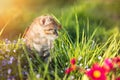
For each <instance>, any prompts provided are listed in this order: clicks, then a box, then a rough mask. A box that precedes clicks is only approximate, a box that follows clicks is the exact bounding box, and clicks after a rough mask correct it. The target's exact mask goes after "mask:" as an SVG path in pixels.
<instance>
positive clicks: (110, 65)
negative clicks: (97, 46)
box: [103, 59, 113, 72]
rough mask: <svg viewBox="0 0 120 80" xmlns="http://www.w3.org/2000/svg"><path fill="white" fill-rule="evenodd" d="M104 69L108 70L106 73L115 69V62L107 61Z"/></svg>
mask: <svg viewBox="0 0 120 80" xmlns="http://www.w3.org/2000/svg"><path fill="white" fill-rule="evenodd" d="M103 68H104V69H105V70H106V72H109V71H110V70H112V69H113V62H112V60H111V59H105V61H104V64H103Z"/></svg>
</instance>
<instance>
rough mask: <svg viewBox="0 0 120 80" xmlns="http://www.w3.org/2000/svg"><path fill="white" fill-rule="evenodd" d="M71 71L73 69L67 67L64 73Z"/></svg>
mask: <svg viewBox="0 0 120 80" xmlns="http://www.w3.org/2000/svg"><path fill="white" fill-rule="evenodd" d="M71 71H73V69H72V68H71V67H70V68H67V69H66V70H65V74H70V72H71Z"/></svg>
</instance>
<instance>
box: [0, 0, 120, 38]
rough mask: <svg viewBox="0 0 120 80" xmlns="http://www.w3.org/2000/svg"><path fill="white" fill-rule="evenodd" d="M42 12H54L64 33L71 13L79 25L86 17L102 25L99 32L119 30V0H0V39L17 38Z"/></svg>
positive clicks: (72, 23) (83, 22)
mask: <svg viewBox="0 0 120 80" xmlns="http://www.w3.org/2000/svg"><path fill="white" fill-rule="evenodd" d="M42 14H52V15H55V16H56V17H57V18H58V20H60V22H61V24H62V25H63V27H64V28H66V29H68V32H70V31H72V30H71V29H72V28H73V27H74V24H75V22H74V14H77V15H78V20H79V22H80V23H79V24H80V25H81V24H82V26H83V25H84V24H86V22H87V21H88V20H89V23H90V24H91V25H92V27H94V28H95V27H98V26H100V28H101V27H102V28H101V31H100V32H101V33H102V32H103V31H106V30H109V29H111V30H112V29H113V28H115V27H116V28H117V29H119V30H120V0H59V1H58V0H0V30H2V29H3V28H4V30H3V33H2V35H0V39H4V38H8V39H12V40H13V39H17V38H18V37H19V36H21V35H22V34H23V32H24V30H25V29H26V28H27V27H28V26H29V25H30V24H31V22H32V21H33V19H34V18H36V17H38V16H40V15H42ZM93 24H96V25H97V26H96V25H95V26H94V25H93ZM91 29H93V28H91ZM71 33H72V32H71ZM73 34H74V32H73Z"/></svg>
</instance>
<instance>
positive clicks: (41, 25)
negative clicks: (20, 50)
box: [24, 15, 61, 56]
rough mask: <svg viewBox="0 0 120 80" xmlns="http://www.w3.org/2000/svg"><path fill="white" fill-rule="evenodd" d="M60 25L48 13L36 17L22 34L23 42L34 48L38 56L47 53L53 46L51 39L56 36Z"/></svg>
mask: <svg viewBox="0 0 120 80" xmlns="http://www.w3.org/2000/svg"><path fill="white" fill-rule="evenodd" d="M60 28H61V25H60V24H58V22H57V21H55V19H54V18H53V17H52V16H50V15H43V16H40V17H38V18H36V19H35V20H34V21H33V22H32V24H31V25H30V26H29V28H28V30H27V31H26V33H25V35H24V39H25V44H26V45H27V47H28V48H30V49H35V50H36V51H37V52H38V53H39V55H40V56H47V55H49V50H50V49H51V48H53V41H54V40H55V39H56V38H57V37H58V30H59V29H60Z"/></svg>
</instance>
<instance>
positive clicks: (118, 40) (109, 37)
mask: <svg viewBox="0 0 120 80" xmlns="http://www.w3.org/2000/svg"><path fill="white" fill-rule="evenodd" d="M86 5H88V3H86V4H84V5H80V6H76V7H73V6H72V7H70V8H69V9H67V10H63V11H61V13H60V16H57V18H58V21H59V22H61V24H62V26H63V27H62V30H61V31H60V32H59V38H58V39H57V40H56V41H55V42H54V48H53V49H52V50H51V51H50V52H51V53H50V59H49V60H48V62H43V61H42V59H41V58H40V57H39V55H38V54H37V53H36V52H35V51H32V52H28V51H27V49H26V47H25V44H24V41H23V40H22V39H21V37H20V38H18V39H17V40H14V41H9V40H8V39H5V40H0V79H1V80H6V79H8V78H9V79H11V78H16V79H17V80H25V78H27V79H28V80H71V78H72V77H74V78H75V79H76V80H87V78H86V76H85V75H84V74H83V73H82V72H79V71H75V72H72V73H70V74H69V75H66V74H65V70H66V68H68V67H69V66H70V59H71V58H73V57H74V58H76V59H77V63H76V64H77V65H78V66H81V67H82V68H83V69H89V68H90V67H91V66H92V65H93V64H94V63H99V64H100V65H102V64H103V61H104V59H106V58H114V57H115V56H120V33H119V28H118V27H114V28H111V29H109V30H107V29H106V28H104V25H103V24H101V23H100V22H98V21H93V22H92V20H91V19H89V17H85V16H84V15H83V13H84V12H85V11H87V10H88V7H87V6H86ZM94 6H95V4H94V5H92V4H91V6H90V7H91V8H94ZM77 7H79V8H77ZM70 11H71V12H70ZM58 15H59V14H58ZM33 16H34V15H33ZM57 18H56V20H57ZM7 24H8V23H7ZM7 24H6V25H7ZM6 25H5V26H6ZM4 30H5V28H3V29H2V30H1V31H0V36H1V35H2V33H3V31H4ZM33 54H34V55H33ZM51 59H52V62H50V60H51ZM119 72H120V71H118V73H119Z"/></svg>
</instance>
